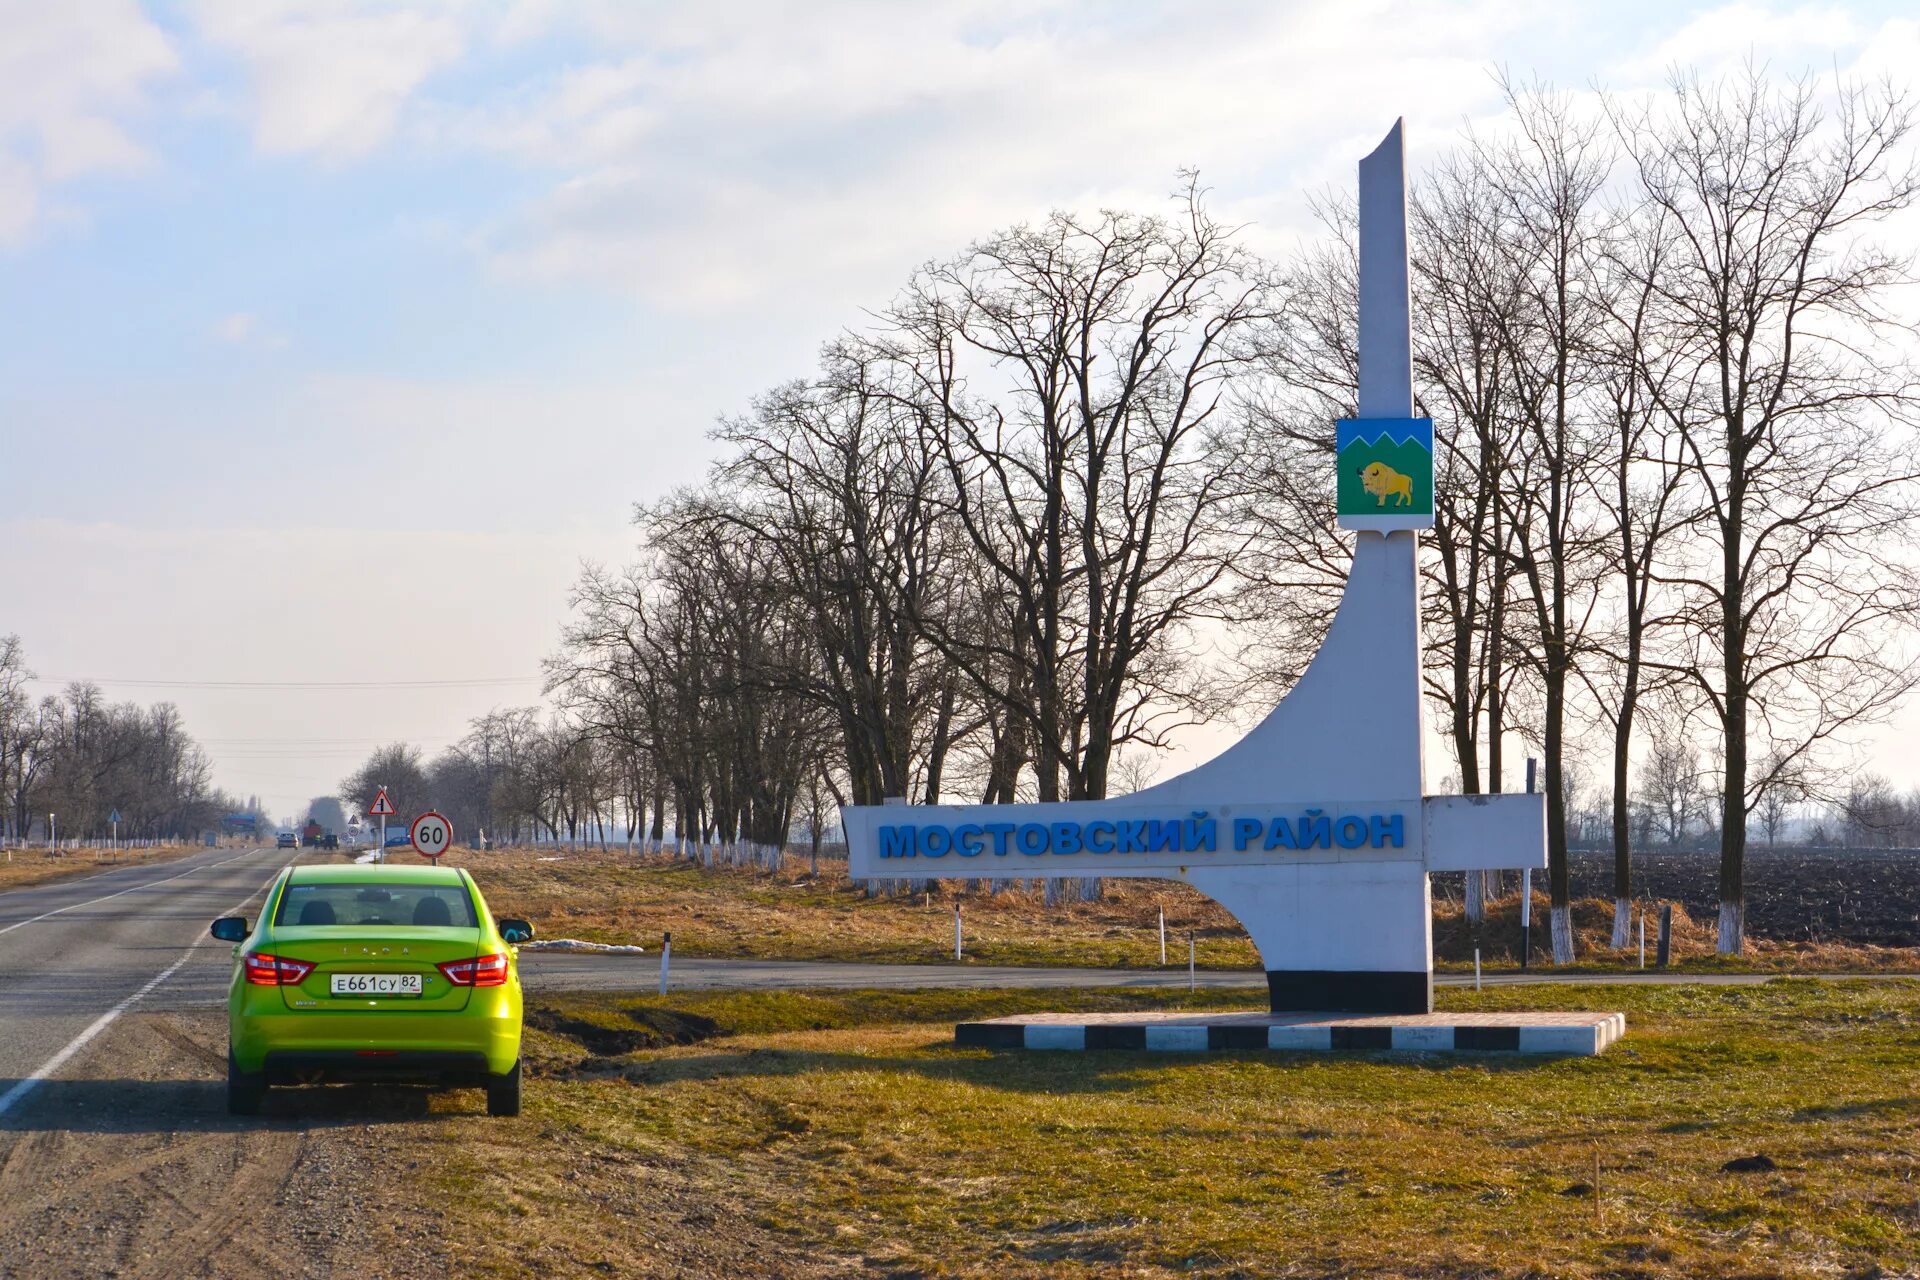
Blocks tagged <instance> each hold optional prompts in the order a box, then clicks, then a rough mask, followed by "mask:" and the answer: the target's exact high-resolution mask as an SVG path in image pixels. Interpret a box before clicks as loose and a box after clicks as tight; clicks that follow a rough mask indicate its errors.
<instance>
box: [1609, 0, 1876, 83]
mask: <svg viewBox="0 0 1920 1280" xmlns="http://www.w3.org/2000/svg"><path fill="white" fill-rule="evenodd" d="M1861 37H1862V32H1861V30H1860V27H1859V24H1858V23H1856V22H1855V21H1854V18H1853V15H1851V14H1850V13H1848V12H1847V11H1846V10H1845V9H1842V8H1837V7H1834V6H1831V5H1817V6H1816V5H1806V6H1802V7H1799V8H1794V9H1785V10H1775V9H1768V8H1765V7H1762V6H1759V5H1752V4H1729V5H1723V6H1721V7H1720V8H1717V9H1710V10H1708V11H1707V12H1705V13H1702V14H1700V15H1698V16H1697V17H1695V18H1692V19H1690V20H1689V21H1688V22H1687V23H1686V24H1685V25H1683V26H1681V27H1680V28H1679V29H1678V30H1677V31H1674V32H1673V33H1672V34H1670V35H1666V36H1664V37H1662V38H1661V39H1660V40H1659V41H1658V42H1657V43H1655V44H1654V45H1653V47H1652V48H1650V49H1647V50H1646V51H1644V52H1643V53H1641V54H1640V55H1639V56H1637V57H1634V58H1631V59H1628V60H1627V61H1625V62H1622V63H1621V64H1620V65H1619V66H1618V67H1617V68H1616V69H1615V70H1616V72H1617V74H1620V75H1622V76H1626V77H1629V78H1633V79H1645V80H1654V81H1659V80H1664V79H1665V78H1666V76H1667V74H1668V73H1669V72H1671V71H1672V70H1673V69H1674V68H1676V67H1685V68H1689V69H1692V70H1697V71H1698V72H1699V73H1700V74H1701V75H1703V76H1709V77H1710V76H1716V75H1720V74H1723V73H1725V72H1728V71H1732V70H1734V69H1736V68H1738V67H1739V66H1740V65H1741V64H1742V63H1744V62H1746V61H1748V60H1753V61H1755V62H1762V63H1764V62H1767V61H1769V60H1770V59H1772V60H1777V61H1778V62H1779V64H1780V69H1781V70H1782V71H1783V72H1788V73H1791V72H1794V71H1798V70H1800V69H1801V68H1804V67H1805V66H1806V65H1807V64H1808V62H1809V61H1812V62H1814V63H1815V64H1816V65H1817V64H1818V63H1819V62H1820V61H1823V60H1826V59H1830V58H1831V57H1832V56H1833V55H1834V54H1836V53H1837V52H1839V51H1840V50H1842V49H1845V48H1849V47H1853V46H1855V45H1857V44H1858V43H1859V42H1860V40H1861Z"/></svg>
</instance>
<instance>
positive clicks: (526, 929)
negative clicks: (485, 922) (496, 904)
mask: <svg viewBox="0 0 1920 1280" xmlns="http://www.w3.org/2000/svg"><path fill="white" fill-rule="evenodd" d="M499 923H500V937H501V938H502V939H504V940H505V941H507V942H514V943H519V942H532V941H533V926H532V925H530V924H528V923H527V922H526V921H525V920H515V919H513V918H511V917H508V918H506V919H503V920H501V921H500V922H499Z"/></svg>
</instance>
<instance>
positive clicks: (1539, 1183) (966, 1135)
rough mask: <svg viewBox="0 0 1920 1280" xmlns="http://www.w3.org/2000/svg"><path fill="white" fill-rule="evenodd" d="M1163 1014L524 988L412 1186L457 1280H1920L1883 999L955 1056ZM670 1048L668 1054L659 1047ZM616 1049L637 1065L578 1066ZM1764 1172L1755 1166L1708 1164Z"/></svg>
mask: <svg viewBox="0 0 1920 1280" xmlns="http://www.w3.org/2000/svg"><path fill="white" fill-rule="evenodd" d="M1222 997H1223V993H1217V992H1216V993H1203V997H1202V998H1203V1002H1204V1003H1205V1004H1207V1005H1208V1006H1211V1007H1223V1006H1226V1005H1230V1004H1231V1003H1232V1000H1231V999H1230V998H1226V999H1223V998H1222ZM1187 999H1188V997H1186V995H1185V993H1178V994H1177V995H1175V996H1168V995H1167V994H1165V993H1160V992H1151V991H1142V990H1133V991H1093V992H1090V991H1082V990H1076V991H1018V992H978V991H976V992H953V991H925V992H885V993H880V992H831V993H821V992H768V993H755V994H749V993H741V992H712V993H686V994H683V995H676V996H672V997H669V998H667V999H664V1000H663V999H653V998H635V997H618V996H600V995H595V996H591V997H585V996H582V997H553V998H543V999H539V1000H536V1001H535V1002H534V1004H533V1014H534V1017H533V1024H534V1025H535V1026H537V1025H538V1024H540V1023H541V1022H545V1024H546V1025H548V1026H549V1027H560V1028H562V1029H559V1030H539V1029H531V1030H530V1031H529V1033H528V1041H527V1052H528V1063H529V1067H530V1069H531V1070H533V1072H534V1076H533V1078H532V1079H531V1080H530V1081H529V1084H528V1093H527V1097H528V1110H527V1113H526V1114H525V1115H524V1116H523V1117H522V1118H521V1119H520V1120H518V1121H512V1122H500V1121H493V1122H489V1121H486V1120H484V1119H482V1118H474V1119H471V1120H467V1119H462V1120H459V1121H457V1122H455V1123H453V1124H451V1125H449V1126H447V1127H446V1128H445V1130H444V1131H443V1134H444V1136H443V1137H441V1138H440V1139H439V1141H440V1142H444V1143H445V1147H444V1149H443V1150H442V1151H441V1152H440V1153H439V1158H436V1159H434V1160H431V1161H423V1163H422V1165H421V1166H420V1168H419V1169H418V1170H417V1171H416V1173H415V1174H413V1175H410V1176H413V1177H416V1178H419V1179H422V1180H424V1182H425V1183H426V1184H427V1190H428V1191H429V1193H430V1194H431V1195H432V1196H434V1197H436V1198H437V1202H438V1204H439V1205H440V1206H441V1210H442V1211H443V1212H444V1213H445V1214H447V1215H448V1220H447V1232H446V1237H447V1239H448V1240H449V1242H450V1247H451V1248H452V1249H453V1250H454V1251H455V1255H456V1259H457V1261H458V1262H459V1263H460V1272H461V1274H474V1275H534V1274H537V1275H543V1276H544V1275H575V1274H581V1275H592V1274H605V1273H608V1272H612V1273H616V1274H636V1275H654V1274H701V1275H704V1274H718V1273H719V1264H720V1263H721V1262H723V1261H725V1260H727V1259H738V1258H741V1257H750V1258H753V1259H756V1260H757V1261H756V1264H755V1265H752V1266H749V1267H747V1268H746V1269H744V1270H742V1271H740V1273H741V1274H767V1275H794V1276H813V1275H844V1274H875V1275H886V1276H894V1277H910V1276H979V1277H987V1276H1025V1275H1046V1276H1061V1277H1094V1276H1118V1275H1128V1276H1146V1277H1158V1276H1175V1275H1181V1276H1186V1275H1200V1276H1304V1275H1316V1276H1317V1275H1333V1274H1338V1275H1357V1276H1417V1277H1441V1276H1448V1277H1453V1276H1546V1275H1553V1276H1572V1277H1589V1276H1591V1277H1599V1276H1642V1277H1669V1276H1673V1277H1678V1276H1695V1275H1708V1274H1711V1275H1741V1276H1789V1275H1792V1276H1803V1275H1836V1276H1838V1275H1857V1276H1867V1275H1897V1274H1912V1273H1913V1271H1914V1270H1915V1269H1916V1268H1920V1181H1917V1180H1916V1179H1917V1178H1920V1174H1917V1172H1916V1163H1917V1162H1920V1155H1916V1151H1917V1150H1920V989H1916V988H1915V987H1914V986H1911V985H1909V984H1905V983H1897V984H1881V983H1820V982H1810V981H1800V980H1783V981H1779V982H1773V983H1769V984H1766V985H1764V986H1760V987H1743V988H1725V987H1703V986H1671V987H1658V988H1634V989H1598V988H1593V987H1579V986H1565V987H1545V988H1541V987H1536V988H1531V989H1528V990H1524V991H1520V990H1497V991H1495V990H1490V991H1487V992H1485V993H1482V994H1479V995H1475V994H1474V993H1472V992H1468V991H1453V990H1449V991H1446V992H1444V993H1443V994H1442V997H1441V1003H1442V1005H1443V1006H1444V1007H1448V1008H1453V1009H1495V1008H1518V1007H1525V1008H1609V1009H1611V1008H1624V1009H1625V1010H1627V1013H1628V1020H1629V1030H1628V1035H1627V1038H1626V1039H1625V1040H1623V1041H1621V1042H1620V1043H1619V1044H1617V1045H1615V1046H1614V1047H1613V1049H1612V1050H1611V1051H1610V1052H1609V1053H1608V1054H1607V1055H1605V1056H1603V1057H1600V1058H1593V1059H1564V1060H1538V1059H1475V1058H1453V1057H1448V1056H1431V1057H1424V1056H1416V1055H1377V1056H1373V1057H1365V1056H1345V1055H1342V1056H1332V1055H1326V1056H1321V1055H1268V1054H1223V1055H1207V1056H1204V1057H1201V1056H1195V1057H1193V1058H1184V1057H1178V1056H1173V1055H1146V1054H1128V1053H1086V1054H1075V1053H1056V1054H1046V1053H1033V1054H1026V1053H1011V1054H992V1053H987V1052H982V1051H973V1050H957V1049H955V1048H953V1047H952V1045H951V1037H952V1022H953V1021H954V1020H955V1019H957V1018H962V1017H976V1016H991V1015H993V1014H999V1013H1007V1012H1015V1011H1020V1010H1029V1009H1042V1008H1045V1009H1056V1010H1064V1009H1084V1008H1116V1007H1163V1006H1165V1005H1166V1004H1168V1003H1184V1002H1185V1001H1186V1000H1187ZM569 1026H571V1028H572V1029H571V1030H568V1029H566V1028H567V1027H569ZM581 1027H586V1028H591V1029H593V1030H592V1031H591V1032H587V1031H581V1030H580V1028H581ZM671 1029H677V1030H678V1031H679V1032H680V1033H682V1034H683V1035H684V1038H686V1039H688V1040H689V1041H691V1042H690V1043H683V1044H662V1043H661V1040H662V1039H663V1038H670V1037H664V1036H663V1034H662V1033H663V1031H666V1030H671ZM623 1031H635V1032H639V1033H641V1034H642V1035H643V1036H647V1037H651V1039H649V1040H648V1041H647V1043H648V1044H651V1045H656V1046H658V1047H640V1048H637V1049H629V1050H624V1051H618V1052H596V1051H595V1050H594V1049H593V1048H591V1047H590V1042H591V1041H592V1040H593V1038H594V1035H595V1034H599V1033H606V1032H623ZM601 1048H604V1049H617V1048H618V1046H617V1045H610V1044H605V1043H603V1044H602V1045H601ZM1756 1155H1765V1156H1767V1157H1768V1158H1769V1159H1770V1160H1771V1161H1773V1162H1774V1165H1775V1167H1774V1168H1773V1169H1772V1170H1770V1171H1765V1172H1756V1173H1729V1172H1723V1171H1722V1168H1721V1166H1722V1165H1723V1164H1725V1163H1726V1162H1727V1161H1729V1160H1734V1159H1737V1158H1742V1157H1750V1156H1756ZM1596 1157H1597V1158H1598V1179H1597V1181H1598V1193H1597V1195H1596V1194H1595V1190H1594V1184H1595V1181H1596V1165H1595V1161H1596ZM734 1269H736V1270H738V1269H739V1268H738V1267H737V1266H736V1267H735V1268H734Z"/></svg>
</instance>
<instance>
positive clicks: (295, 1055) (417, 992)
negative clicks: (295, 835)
mask: <svg viewBox="0 0 1920 1280" xmlns="http://www.w3.org/2000/svg"><path fill="white" fill-rule="evenodd" d="M212 933H213V936H214V937H216V938H219V939H220V940H221V941H223V942H232V943H235V944H237V945H236V946H235V947H234V949H233V954H234V961H235V963H234V968H233V985H232V988H231V992H230V994H229V996H228V1000H227V1033H228V1044H227V1110H228V1111H230V1112H232V1113H233V1114H235V1115H253V1114H255V1113H256V1112H258V1111H259V1109H260V1103H261V1100H262V1099H263V1098H264V1097H265V1095H266V1091H267V1088H268V1086H270V1085H286V1084H326V1083H331V1082H335V1081H347V1080H373V1081H397V1082H406V1083H414V1084H429V1085H439V1086H441V1087H443V1088H462V1087H466V1088H474V1087H478V1088H484V1089H485V1090H486V1091H487V1113H488V1114H489V1115H496V1116H511V1115H518V1114H519V1113H520V966H519V959H518V954H517V952H516V950H515V947H514V944H515V943H520V942H526V941H529V940H530V939H531V938H532V937H533V926H532V925H530V924H528V923H527V922H526V921H525V920H500V921H495V920H494V918H493V915H492V913H490V912H489V911H488V910H487V904H486V901H485V900H484V899H483V898H481V896H480V890H479V888H478V887H477V886H476V885H475V884H474V883H473V877H472V876H470V875H468V874H467V873H466V872H465V871H464V870H461V869H459V868H456V867H442V866H412V867H409V866H386V865H365V866H363V865H358V864H356V865H352V866H318V867H289V868H287V869H286V870H285V871H283V872H281V873H280V876H279V878H278V879H276V880H275V881H274V882H273V887H272V888H270V889H268V890H267V902H266V912H265V914H264V915H262V916H261V917H260V921H259V923H258V924H255V925H254V926H253V927H252V928H251V929H249V928H248V926H247V920H246V917H245V916H223V917H222V918H220V919H218V920H216V921H214V922H213V929H212Z"/></svg>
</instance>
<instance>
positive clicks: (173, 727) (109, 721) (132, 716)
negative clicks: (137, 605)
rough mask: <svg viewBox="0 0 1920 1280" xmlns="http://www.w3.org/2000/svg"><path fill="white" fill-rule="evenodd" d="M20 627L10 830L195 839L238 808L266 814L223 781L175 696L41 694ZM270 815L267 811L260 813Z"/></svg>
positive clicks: (4, 682) (1, 667)
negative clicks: (217, 780) (50, 820)
mask: <svg viewBox="0 0 1920 1280" xmlns="http://www.w3.org/2000/svg"><path fill="white" fill-rule="evenodd" d="M32 679H33V672H32V671H31V670H29V669H28V667H27V655H26V648H25V646H24V645H23V644H22V643H21V641H20V637H19V636H15V635H6V636H0V837H5V838H7V839H13V840H24V839H27V838H29V837H34V838H41V839H44V838H46V836H47V834H48V833H47V815H48V814H49V813H52V814H54V815H56V817H55V822H56V825H57V834H58V835H59V836H60V837H61V838H63V839H64V838H73V839H80V840H95V839H103V838H106V837H108V836H110V835H112V834H113V823H112V815H113V814H114V813H115V812H116V811H117V812H118V813H119V814H120V824H119V835H120V838H122V839H156V840H157V839H191V838H194V837H197V836H199V835H201V834H202V833H204V832H208V831H214V830H218V829H219V827H220V824H221V820H222V818H224V817H225V815H227V814H229V813H238V812H252V813H255V814H259V812H260V811H259V804H258V801H257V800H247V801H241V800H237V799H236V798H235V797H233V796H230V795H228V794H227V793H226V792H224V791H221V790H220V789H219V788H217V787H216V786H214V782H213V764H212V761H211V760H209V758H208V756H207V753H206V751H205V750H204V749H203V748H202V747H201V746H200V744H199V743H197V742H195V741H194V739H193V736H192V735H191V734H189V733H188V732H187V730H186V727H185V725H184V724H183V723H182V721H181V718H180V711H179V708H177V707H175V706H174V705H173V704H172V703H171V702H159V703H155V704H153V705H152V706H141V705H140V704H138V703H135V702H109V701H108V700H107V699H106V697H105V696H104V695H103V694H102V693H101V691H100V687H99V686H98V685H95V684H92V683H89V682H84V681H82V682H76V683H73V684H69V685H68V686H67V687H66V688H65V689H63V690H61V691H60V692H59V693H57V694H48V695H46V696H43V697H40V698H35V697H34V696H33V695H32V694H31V693H30V692H29V691H28V688H27V686H28V684H29V683H30V682H31V681H32ZM260 816H263V817H264V815H260Z"/></svg>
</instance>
